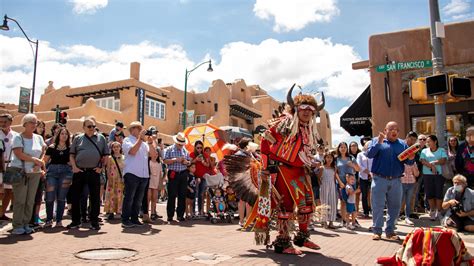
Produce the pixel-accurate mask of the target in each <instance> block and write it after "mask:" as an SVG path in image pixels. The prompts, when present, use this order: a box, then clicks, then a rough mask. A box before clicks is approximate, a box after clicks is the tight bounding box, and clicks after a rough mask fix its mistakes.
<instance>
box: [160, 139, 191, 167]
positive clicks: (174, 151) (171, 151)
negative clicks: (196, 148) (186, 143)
mask: <svg viewBox="0 0 474 266" xmlns="http://www.w3.org/2000/svg"><path fill="white" fill-rule="evenodd" d="M179 157H184V158H185V159H186V160H188V161H190V158H189V153H188V151H187V150H186V149H185V148H184V147H183V148H181V149H178V148H177V146H176V144H173V145H171V146H169V147H168V148H166V149H165V154H164V160H168V159H173V158H179ZM186 168H187V167H186V165H184V164H182V163H178V162H175V163H172V164H168V170H171V171H175V172H181V171H184V170H186Z"/></svg>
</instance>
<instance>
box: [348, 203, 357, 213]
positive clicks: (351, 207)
mask: <svg viewBox="0 0 474 266" xmlns="http://www.w3.org/2000/svg"><path fill="white" fill-rule="evenodd" d="M346 211H347V213H353V212H355V211H356V205H355V203H349V202H347V203H346Z"/></svg>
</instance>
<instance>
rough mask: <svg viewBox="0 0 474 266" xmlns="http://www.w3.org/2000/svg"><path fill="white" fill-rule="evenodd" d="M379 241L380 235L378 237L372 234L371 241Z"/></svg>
mask: <svg viewBox="0 0 474 266" xmlns="http://www.w3.org/2000/svg"><path fill="white" fill-rule="evenodd" d="M380 239H382V236H381V235H379V234H373V235H372V240H380Z"/></svg>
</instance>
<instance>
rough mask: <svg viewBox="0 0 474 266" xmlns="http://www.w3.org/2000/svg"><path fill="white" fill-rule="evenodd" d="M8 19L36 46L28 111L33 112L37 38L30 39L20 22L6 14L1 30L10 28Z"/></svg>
mask: <svg viewBox="0 0 474 266" xmlns="http://www.w3.org/2000/svg"><path fill="white" fill-rule="evenodd" d="M8 20H11V21H13V22H15V23H16V25H18V27H19V28H20V30H21V32H23V35H25V37H26V39H27V40H28V42H29V43H33V44H34V45H35V46H36V49H35V63H34V67H33V86H32V87H31V105H30V113H33V111H34V110H33V107H34V104H35V84H36V63H37V61H38V40H36V42H35V41H32V40H31V39H30V38H28V35H26V33H25V31H24V30H23V28H22V27H21V26H20V23H18V21H16V20H15V19H13V18H10V17H8V16H7V15H6V14H5V16H4V17H3V25H2V27H1V29H2V30H9V29H10V27H8Z"/></svg>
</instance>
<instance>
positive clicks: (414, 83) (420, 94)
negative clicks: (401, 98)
mask: <svg viewBox="0 0 474 266" xmlns="http://www.w3.org/2000/svg"><path fill="white" fill-rule="evenodd" d="M425 79H426V78H424V77H421V78H417V79H412V80H410V83H409V94H410V99H412V100H413V101H426V100H428V95H427V94H426V84H425Z"/></svg>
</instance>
